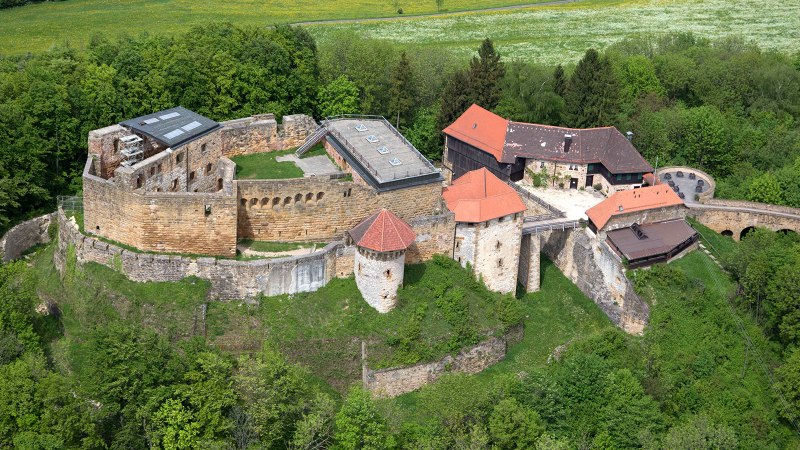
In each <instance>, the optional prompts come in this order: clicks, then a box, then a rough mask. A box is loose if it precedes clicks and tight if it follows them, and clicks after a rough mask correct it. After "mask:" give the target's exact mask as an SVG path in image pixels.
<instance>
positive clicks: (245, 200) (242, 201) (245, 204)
mask: <svg viewBox="0 0 800 450" xmlns="http://www.w3.org/2000/svg"><path fill="white" fill-rule="evenodd" d="M239 204H240V205H242V206H247V199H246V198H243V199H241V200H239Z"/></svg>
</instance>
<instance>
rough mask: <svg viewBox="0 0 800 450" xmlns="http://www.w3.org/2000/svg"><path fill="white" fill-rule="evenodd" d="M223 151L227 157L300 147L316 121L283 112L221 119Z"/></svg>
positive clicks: (315, 125)
mask: <svg viewBox="0 0 800 450" xmlns="http://www.w3.org/2000/svg"><path fill="white" fill-rule="evenodd" d="M221 125H222V154H223V155H225V156H227V157H229V158H230V157H233V156H237V155H248V154H251V153H261V152H270V151H276V150H287V149H290V148H295V147H299V146H300V145H301V144H302V143H303V141H304V140H305V139H306V136H308V135H309V134H311V133H313V132H314V130H315V129H316V128H317V123H316V122H315V121H314V119H313V118H312V117H310V116H307V115H305V114H294V115H289V116H283V121H282V122H281V123H278V122H277V121H276V120H275V115H274V114H259V115H255V116H252V117H246V118H243V119H236V120H229V121H227V122H222V123H221Z"/></svg>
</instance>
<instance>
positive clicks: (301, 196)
mask: <svg viewBox="0 0 800 450" xmlns="http://www.w3.org/2000/svg"><path fill="white" fill-rule="evenodd" d="M301 200H303V194H297V195H295V196H294V202H295V203H300V201H301Z"/></svg>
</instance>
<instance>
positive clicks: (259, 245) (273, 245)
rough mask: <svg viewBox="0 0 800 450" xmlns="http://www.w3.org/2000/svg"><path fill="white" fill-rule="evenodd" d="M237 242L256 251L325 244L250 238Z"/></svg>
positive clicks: (267, 251) (283, 249) (279, 250)
mask: <svg viewBox="0 0 800 450" xmlns="http://www.w3.org/2000/svg"><path fill="white" fill-rule="evenodd" d="M239 244H241V245H243V246H245V247H247V248H249V249H250V250H253V251H256V252H265V253H277V252H287V251H291V250H297V249H300V248H308V247H313V246H315V245H316V246H317V248H322V247H324V246H325V245H326V244H324V243H319V242H275V241H254V240H252V239H242V240H241V241H239Z"/></svg>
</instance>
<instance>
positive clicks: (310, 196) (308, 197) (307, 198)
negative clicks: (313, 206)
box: [306, 192, 314, 203]
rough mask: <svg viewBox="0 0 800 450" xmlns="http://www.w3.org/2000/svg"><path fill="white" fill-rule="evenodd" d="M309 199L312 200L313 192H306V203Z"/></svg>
mask: <svg viewBox="0 0 800 450" xmlns="http://www.w3.org/2000/svg"><path fill="white" fill-rule="evenodd" d="M311 200H314V194H312V193H311V192H309V193H308V194H306V203H308V202H310V201H311Z"/></svg>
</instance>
